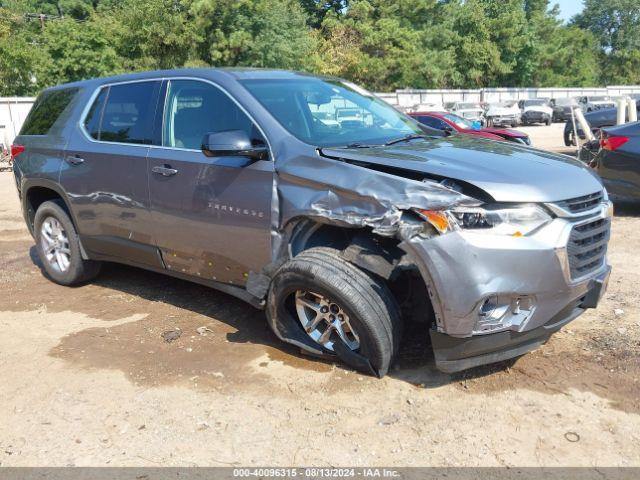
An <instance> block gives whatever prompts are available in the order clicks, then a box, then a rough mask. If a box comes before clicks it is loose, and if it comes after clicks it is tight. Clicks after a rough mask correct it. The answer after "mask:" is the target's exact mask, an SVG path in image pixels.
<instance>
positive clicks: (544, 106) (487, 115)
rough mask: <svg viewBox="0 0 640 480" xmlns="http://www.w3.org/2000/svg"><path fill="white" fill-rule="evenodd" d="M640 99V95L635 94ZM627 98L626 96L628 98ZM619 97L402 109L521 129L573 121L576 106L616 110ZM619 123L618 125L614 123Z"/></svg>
mask: <svg viewBox="0 0 640 480" xmlns="http://www.w3.org/2000/svg"><path fill="white" fill-rule="evenodd" d="M631 97H632V98H634V99H636V100H640V94H632V95H631ZM625 98H626V96H625ZM616 101H617V98H614V97H610V96H607V95H586V96H582V97H560V98H530V99H522V100H504V101H500V102H469V101H462V102H448V103H445V104H444V105H442V104H439V103H422V104H418V105H414V106H413V107H411V108H404V109H401V110H403V111H404V112H405V113H413V112H425V111H427V112H449V113H454V114H456V115H458V116H460V117H462V118H464V119H465V120H469V121H472V122H475V121H477V122H480V124H481V125H482V126H488V127H492V126H497V127H499V126H503V127H512V128H513V127H517V126H518V125H534V124H545V125H550V124H551V123H552V122H564V121H567V120H571V110H572V108H575V107H580V109H581V110H582V111H583V112H584V113H585V114H586V113H591V112H600V111H604V110H610V109H615V107H616ZM614 123H615V122H614Z"/></svg>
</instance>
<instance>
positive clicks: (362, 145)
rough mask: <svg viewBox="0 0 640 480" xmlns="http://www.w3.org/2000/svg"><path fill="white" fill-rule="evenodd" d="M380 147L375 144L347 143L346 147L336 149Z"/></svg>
mask: <svg viewBox="0 0 640 480" xmlns="http://www.w3.org/2000/svg"><path fill="white" fill-rule="evenodd" d="M380 146H381V145H379V144H377V143H357V142H355V143H349V144H348V145H345V146H344V147H338V148H370V147H380Z"/></svg>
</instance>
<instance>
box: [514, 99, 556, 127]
mask: <svg viewBox="0 0 640 480" xmlns="http://www.w3.org/2000/svg"><path fill="white" fill-rule="evenodd" d="M518 106H519V107H520V111H521V114H522V117H521V118H522V124H523V125H531V124H534V123H544V124H545V125H551V118H552V117H553V108H551V105H550V104H549V100H548V99H546V98H531V99H528V100H520V101H519V102H518Z"/></svg>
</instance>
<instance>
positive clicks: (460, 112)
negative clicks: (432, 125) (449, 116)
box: [455, 108, 484, 115]
mask: <svg viewBox="0 0 640 480" xmlns="http://www.w3.org/2000/svg"><path fill="white" fill-rule="evenodd" d="M483 112H484V110H482V109H481V108H459V109H458V110H456V111H455V113H456V114H457V115H463V114H465V113H473V114H475V115H482V113H483Z"/></svg>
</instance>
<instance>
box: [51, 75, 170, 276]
mask: <svg viewBox="0 0 640 480" xmlns="http://www.w3.org/2000/svg"><path fill="white" fill-rule="evenodd" d="M160 86H161V82H160V81H156V80H149V81H136V82H129V83H120V84H114V85H107V86H104V87H102V88H100V89H99V90H98V91H96V92H95V94H94V96H93V98H92V100H91V101H90V102H89V103H88V105H87V108H86V110H85V112H84V114H83V115H82V117H81V119H80V122H79V124H78V125H77V127H76V128H77V132H76V134H74V135H72V136H71V138H70V139H69V143H68V145H67V148H66V151H65V155H64V162H63V167H62V170H61V177H60V183H61V184H62V186H63V188H64V189H65V191H66V193H67V196H68V198H69V201H70V202H71V207H72V208H73V210H74V211H75V214H76V219H77V222H78V225H77V227H78V231H79V233H80V236H81V238H82V244H83V246H84V247H85V249H87V250H88V251H89V253H90V254H93V255H94V256H95V257H100V256H108V257H115V259H121V260H126V261H127V262H128V263H134V264H140V265H151V266H156V267H158V266H161V262H160V260H159V257H158V255H157V251H156V249H155V248H154V246H153V244H154V241H153V232H152V227H151V214H150V211H149V188H148V178H147V172H148V168H147V153H148V151H149V145H150V144H151V143H152V136H153V122H154V117H155V113H156V108H157V106H158V98H159V92H160Z"/></svg>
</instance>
